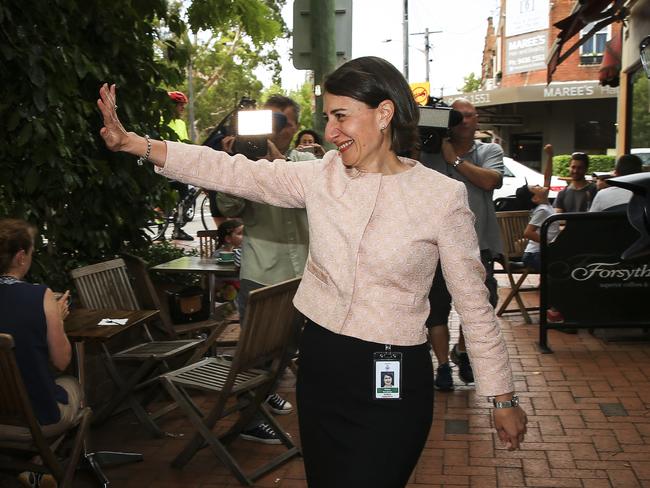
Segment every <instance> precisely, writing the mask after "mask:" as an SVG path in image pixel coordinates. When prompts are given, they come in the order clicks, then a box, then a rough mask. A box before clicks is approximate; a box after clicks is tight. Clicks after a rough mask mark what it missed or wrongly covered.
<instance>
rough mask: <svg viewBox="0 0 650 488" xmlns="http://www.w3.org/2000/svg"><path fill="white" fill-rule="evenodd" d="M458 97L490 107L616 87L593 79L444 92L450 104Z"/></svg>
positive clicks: (581, 96)
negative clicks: (462, 91)
mask: <svg viewBox="0 0 650 488" xmlns="http://www.w3.org/2000/svg"><path fill="white" fill-rule="evenodd" d="M459 97H462V98H467V99H468V100H469V101H470V102H471V103H472V104H474V106H476V107H491V106H494V105H507V104H509V103H525V102H556V101H560V100H588V99H593V98H616V97H618V88H612V87H610V86H601V85H600V83H598V82H597V81H574V82H560V81H558V82H553V83H551V84H549V85H543V84H542V85H527V86H508V87H505V88H497V89H495V90H484V91H476V92H470V93H459V94H455V95H449V96H445V97H444V101H445V103H447V104H450V103H451V102H453V101H454V100H456V99H457V98H459Z"/></svg>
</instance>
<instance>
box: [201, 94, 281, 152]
mask: <svg viewBox="0 0 650 488" xmlns="http://www.w3.org/2000/svg"><path fill="white" fill-rule="evenodd" d="M287 122H288V120H287V117H286V116H285V115H284V114H282V113H278V112H273V111H272V110H267V109H264V110H257V104H256V102H255V100H253V99H252V98H247V97H243V98H241V99H240V100H239V103H238V104H237V106H236V107H235V109H234V110H233V111H231V112H230V113H229V114H228V115H226V117H224V119H223V120H222V121H221V122H220V123H219V125H217V127H216V128H215V129H214V130H213V131H212V133H211V134H210V135H209V136H208V138H207V139H206V141H205V142H204V143H203V145H205V146H210V147H212V148H214V149H217V148H216V147H215V144H219V143H220V141H221V139H223V137H224V136H226V135H232V136H235V143H234V145H233V152H234V153H235V154H243V155H244V156H246V157H247V158H248V159H259V158H261V157H263V156H265V155H266V154H267V153H268V144H267V139H268V138H269V137H271V136H272V135H273V134H277V133H278V132H280V131H281V130H282V129H284V127H285V126H286V125H287Z"/></svg>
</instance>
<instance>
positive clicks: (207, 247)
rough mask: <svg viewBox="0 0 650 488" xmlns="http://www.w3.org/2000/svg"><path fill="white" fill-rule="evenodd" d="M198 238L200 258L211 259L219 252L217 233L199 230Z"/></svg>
mask: <svg viewBox="0 0 650 488" xmlns="http://www.w3.org/2000/svg"><path fill="white" fill-rule="evenodd" d="M196 237H198V238H199V256H201V257H202V258H211V257H212V256H213V255H214V252H215V251H216V250H217V231H216V230H199V231H197V233H196Z"/></svg>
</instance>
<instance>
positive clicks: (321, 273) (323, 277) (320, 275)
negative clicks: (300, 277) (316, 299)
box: [305, 258, 330, 285]
mask: <svg viewBox="0 0 650 488" xmlns="http://www.w3.org/2000/svg"><path fill="white" fill-rule="evenodd" d="M305 270H306V271H308V272H309V274H311V275H312V276H313V277H314V278H316V279H317V280H318V281H320V282H321V283H323V284H324V285H329V284H330V277H329V275H328V274H327V272H326V271H325V270H324V269H322V268H320V267H319V266H317V265H316V264H314V262H313V261H312V260H311V258H309V259H307V264H306V265H305Z"/></svg>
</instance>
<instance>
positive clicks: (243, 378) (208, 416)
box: [160, 278, 300, 486]
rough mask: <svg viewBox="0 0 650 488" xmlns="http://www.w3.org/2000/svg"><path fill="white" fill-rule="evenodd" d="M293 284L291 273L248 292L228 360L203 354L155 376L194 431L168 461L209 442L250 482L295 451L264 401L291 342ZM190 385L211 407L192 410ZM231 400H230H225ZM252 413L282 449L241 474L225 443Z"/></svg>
mask: <svg viewBox="0 0 650 488" xmlns="http://www.w3.org/2000/svg"><path fill="white" fill-rule="evenodd" d="M299 283H300V278H295V279H292V280H289V281H285V282H282V283H278V284H276V285H271V286H266V287H264V288H260V289H257V290H254V291H252V292H251V293H250V296H249V300H248V304H247V308H246V317H245V318H244V324H243V327H242V332H241V336H240V338H239V342H238V344H237V349H236V351H235V354H234V356H233V358H232V360H228V359H225V358H223V357H216V358H214V357H213V358H206V359H203V360H202V361H199V362H197V363H194V364H192V365H190V366H186V367H184V368H180V369H178V370H176V371H173V372H170V373H165V374H163V375H161V377H160V380H161V381H162V384H163V385H164V386H165V388H166V389H167V391H168V392H169V394H170V395H171V396H172V397H173V398H174V399H175V400H176V402H177V403H178V404H179V406H180V407H181V409H182V411H183V412H184V413H185V415H186V416H187V417H188V419H189V421H190V422H191V424H192V425H193V427H194V429H195V430H196V432H195V434H194V435H193V436H192V438H191V439H190V440H189V441H188V443H187V444H186V446H185V448H184V449H183V451H182V452H181V453H180V454H179V455H178V456H177V457H176V458H175V459H174V461H173V462H172V466H174V467H177V468H181V467H183V466H185V465H186V464H187V463H188V462H189V461H190V460H191V459H192V458H193V457H194V455H195V454H196V453H197V452H198V450H199V449H201V448H203V447H209V448H210V449H211V450H212V452H213V453H214V455H215V456H216V457H217V458H218V459H219V460H221V462H223V463H224V464H225V465H226V466H227V467H228V468H230V470H231V471H232V473H233V474H234V475H235V476H236V478H237V479H238V480H239V482H240V483H242V484H245V485H249V486H250V485H252V484H253V481H254V480H256V479H258V478H260V477H261V476H263V475H264V474H266V473H268V472H269V471H271V470H273V469H275V468H276V467H277V466H279V465H280V464H282V463H285V462H287V461H288V460H290V459H291V458H293V457H295V456H299V455H300V449H299V448H298V447H297V446H296V445H295V444H294V442H293V440H292V439H291V437H289V436H288V435H287V434H286V433H285V432H284V430H283V429H282V427H281V426H280V425H279V424H278V423H277V421H276V420H275V419H274V418H273V416H272V415H270V413H269V411H268V410H267V408H266V406H265V405H264V400H265V399H266V397H267V395H268V394H269V392H270V391H271V388H272V387H273V385H274V384H275V382H276V380H277V378H278V376H279V374H280V373H281V372H282V371H283V369H284V367H285V365H286V362H287V354H288V349H289V345H290V344H292V343H295V339H294V336H295V334H297V330H296V324H297V320H296V319H297V317H298V312H297V311H296V310H295V308H294V307H293V303H292V300H293V297H294V295H295V293H296V290H297V288H298V284H299ZM190 390H199V391H202V392H206V393H209V394H214V395H215V397H216V401H215V402H214V404H211V405H213V406H212V407H211V409H210V410H209V411H206V412H202V411H200V410H198V409H197V407H196V406H195V405H194V404H193V403H192V401H191V398H190V394H189V391H190ZM232 399H234V405H232V404H231V403H229V400H232ZM234 413H239V414H240V415H239V418H238V419H237V420H236V421H235V422H234V425H232V426H231V427H230V428H229V429H228V430H226V431H225V432H223V433H216V432H215V426H216V424H217V423H218V422H219V421H220V420H221V419H224V418H226V417H229V416H230V415H231V414H234ZM258 413H259V414H261V415H262V417H263V418H264V421H265V422H268V423H269V424H270V425H271V426H272V427H273V429H275V431H276V432H278V434H279V436H280V438H281V441H282V444H283V445H284V448H285V450H284V451H283V452H282V453H281V454H279V455H277V456H275V457H274V458H273V459H272V460H271V461H269V462H268V463H266V464H264V465H263V466H260V467H259V468H257V469H256V470H254V471H253V472H250V473H245V472H244V471H243V469H242V466H241V465H240V464H239V462H238V461H237V460H236V459H235V458H234V456H233V454H232V453H231V452H230V451H229V450H228V447H229V444H230V443H231V442H232V441H233V440H234V439H235V438H236V437H237V436H238V435H239V434H240V433H241V432H242V430H243V429H244V428H245V427H246V425H247V424H248V423H249V422H250V421H251V419H252V418H253V417H254V416H255V415H256V414H258ZM249 455H250V454H249Z"/></svg>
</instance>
